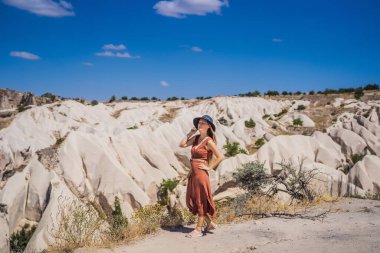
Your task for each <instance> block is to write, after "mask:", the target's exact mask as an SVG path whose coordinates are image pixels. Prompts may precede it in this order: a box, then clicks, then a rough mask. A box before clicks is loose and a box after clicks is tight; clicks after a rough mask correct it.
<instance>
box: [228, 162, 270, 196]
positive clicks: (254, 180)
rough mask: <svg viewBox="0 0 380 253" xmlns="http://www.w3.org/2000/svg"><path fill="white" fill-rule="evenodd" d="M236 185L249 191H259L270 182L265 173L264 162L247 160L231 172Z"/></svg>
mask: <svg viewBox="0 0 380 253" xmlns="http://www.w3.org/2000/svg"><path fill="white" fill-rule="evenodd" d="M233 178H234V181H235V182H236V184H237V186H238V187H240V188H242V189H244V190H246V191H248V192H249V193H261V192H262V189H263V188H264V187H265V186H266V185H267V184H268V183H270V181H269V180H267V178H268V176H267V175H266V174H265V168H264V163H260V162H259V161H254V162H249V163H246V164H244V165H243V167H242V168H239V169H238V170H237V172H235V173H234V174H233Z"/></svg>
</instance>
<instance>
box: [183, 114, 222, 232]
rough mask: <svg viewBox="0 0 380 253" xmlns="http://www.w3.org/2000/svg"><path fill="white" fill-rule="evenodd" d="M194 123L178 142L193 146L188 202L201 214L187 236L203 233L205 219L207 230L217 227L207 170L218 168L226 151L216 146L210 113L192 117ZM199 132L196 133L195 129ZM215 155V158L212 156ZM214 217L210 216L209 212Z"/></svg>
mask: <svg viewBox="0 0 380 253" xmlns="http://www.w3.org/2000/svg"><path fill="white" fill-rule="evenodd" d="M193 124H194V127H193V128H192V129H191V130H190V132H189V133H188V134H187V136H186V137H185V138H183V139H182V140H181V142H180V144H179V146H180V147H182V148H185V147H188V146H190V145H192V148H191V160H190V162H191V171H190V173H189V175H188V184H187V191H186V205H187V207H188V208H189V210H190V212H192V213H193V214H194V215H195V214H198V222H197V225H196V227H195V229H194V230H193V231H192V232H190V233H188V234H187V235H186V236H187V237H199V236H203V233H202V226H203V222H204V221H206V224H207V226H206V231H210V230H212V229H215V228H216V225H215V224H214V223H213V222H212V219H215V215H216V214H215V204H214V200H213V195H212V192H211V187H210V179H209V176H208V171H209V170H212V169H215V168H216V166H218V164H219V163H220V162H221V161H222V160H223V159H224V156H223V154H222V153H221V152H220V151H219V150H218V148H217V146H216V136H215V125H214V123H213V120H212V118H211V117H210V116H208V115H203V116H202V117H198V118H195V119H193ZM197 130H198V131H199V135H196V136H193V135H194V134H195V132H196V131H197ZM213 156H215V159H213V160H212V159H211V158H212V157H213ZM209 215H210V216H211V218H210V216H209Z"/></svg>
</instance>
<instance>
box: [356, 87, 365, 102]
mask: <svg viewBox="0 0 380 253" xmlns="http://www.w3.org/2000/svg"><path fill="white" fill-rule="evenodd" d="M363 95H364V92H363V89H362V88H357V89H356V90H355V92H354V97H355V98H356V99H357V100H359V99H360V98H361V97H362V96H363Z"/></svg>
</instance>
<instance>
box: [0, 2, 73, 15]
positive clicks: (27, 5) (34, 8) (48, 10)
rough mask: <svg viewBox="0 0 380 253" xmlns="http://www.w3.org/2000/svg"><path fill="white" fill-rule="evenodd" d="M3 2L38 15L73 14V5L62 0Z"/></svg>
mask: <svg viewBox="0 0 380 253" xmlns="http://www.w3.org/2000/svg"><path fill="white" fill-rule="evenodd" d="M3 3H5V4H7V5H10V6H13V7H16V8H19V9H22V10H26V11H29V12H31V13H34V14H37V15H40V16H47V17H64V16H74V15H75V13H74V12H73V10H72V9H73V6H72V5H71V4H70V3H68V2H66V1H62V0H60V1H59V2H54V1H53V0H3Z"/></svg>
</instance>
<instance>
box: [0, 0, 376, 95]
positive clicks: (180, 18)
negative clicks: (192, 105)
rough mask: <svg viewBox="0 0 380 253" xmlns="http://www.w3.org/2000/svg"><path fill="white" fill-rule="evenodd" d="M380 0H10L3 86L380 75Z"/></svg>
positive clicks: (0, 3) (294, 86) (0, 24)
mask: <svg viewBox="0 0 380 253" xmlns="http://www.w3.org/2000/svg"><path fill="white" fill-rule="evenodd" d="M379 13H380V1H378V0H361V1H357V0H318V1H316V0H310V1H305V0H265V1H264V0H262V1H259V0H230V1H222V0H172V1H170V0H167V1H159V0H108V1H100V0H98V1H94V0H72V1H62V0H61V1H59V0H0V36H1V37H0V88H10V89H16V90H20V91H31V92H33V93H35V94H36V95H41V94H42V93H44V92H52V93H54V94H58V95H61V96H64V97H84V98H86V99H88V100H92V99H98V100H106V99H109V98H110V97H111V96H112V95H116V96H117V97H121V96H128V97H132V96H136V97H142V96H147V97H152V96H157V97H159V98H167V97H170V96H177V97H186V98H192V97H197V96H217V95H234V94H238V93H244V92H248V91H253V90H259V91H261V92H265V91H267V90H278V91H284V90H286V91H297V90H300V91H309V90H323V89H325V88H341V87H357V86H361V85H366V84H368V83H378V84H379V83H380V61H379V59H380V15H379Z"/></svg>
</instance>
